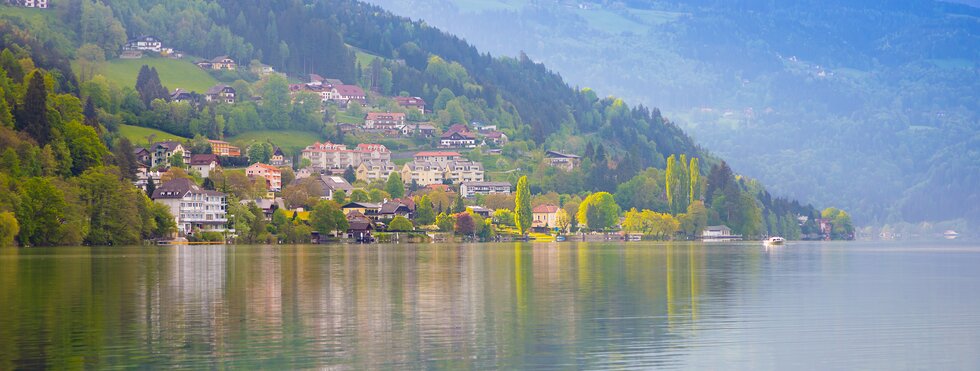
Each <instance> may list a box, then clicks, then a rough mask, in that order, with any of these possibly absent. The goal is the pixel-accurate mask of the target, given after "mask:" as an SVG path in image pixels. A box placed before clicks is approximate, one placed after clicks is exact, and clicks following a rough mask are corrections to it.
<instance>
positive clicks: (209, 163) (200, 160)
mask: <svg viewBox="0 0 980 371" xmlns="http://www.w3.org/2000/svg"><path fill="white" fill-rule="evenodd" d="M217 167H218V156H217V155H215V154H213V153H211V154H201V155H191V169H193V170H195V171H197V173H198V174H201V176H202V177H205V178H207V177H209V176H211V170H214V169H216V168H217Z"/></svg>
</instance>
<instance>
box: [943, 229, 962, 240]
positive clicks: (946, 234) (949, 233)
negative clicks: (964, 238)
mask: <svg viewBox="0 0 980 371" xmlns="http://www.w3.org/2000/svg"><path fill="white" fill-rule="evenodd" d="M959 236H960V234H959V233H956V231H954V230H952V229H950V230H947V231H945V232H943V238H945V239H947V240H955V239H956V237H959Z"/></svg>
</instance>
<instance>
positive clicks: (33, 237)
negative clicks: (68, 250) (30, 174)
mask: <svg viewBox="0 0 980 371" xmlns="http://www.w3.org/2000/svg"><path fill="white" fill-rule="evenodd" d="M67 208H68V204H66V203H65V195H64V193H63V192H62V191H61V190H60V189H58V188H56V187H55V186H54V184H52V182H51V180H49V179H48V178H30V179H28V180H26V181H25V182H24V183H23V185H22V186H21V187H20V205H18V207H17V211H16V215H17V221H18V222H19V223H20V233H19V234H18V235H17V239H18V240H19V241H20V244H21V245H22V246H50V245H54V244H56V243H58V242H59V240H60V231H61V229H62V228H63V227H62V223H61V221H62V220H63V218H64V217H65V212H66V209H67Z"/></svg>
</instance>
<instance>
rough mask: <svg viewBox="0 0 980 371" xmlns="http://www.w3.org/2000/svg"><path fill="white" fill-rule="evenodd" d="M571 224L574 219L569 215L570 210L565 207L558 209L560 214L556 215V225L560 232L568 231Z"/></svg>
mask: <svg viewBox="0 0 980 371" xmlns="http://www.w3.org/2000/svg"><path fill="white" fill-rule="evenodd" d="M571 224H572V220H571V218H569V217H568V212H567V211H565V209H558V215H556V216H555V226H556V227H558V233H568V230H569V228H570V227H571Z"/></svg>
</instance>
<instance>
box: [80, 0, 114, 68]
mask: <svg viewBox="0 0 980 371" xmlns="http://www.w3.org/2000/svg"><path fill="white" fill-rule="evenodd" d="M81 10H82V14H79V15H75V16H81V22H80V25H81V33H80V34H81V36H82V42H84V43H88V44H95V45H96V46H98V47H99V48H101V49H102V50H104V51H106V52H109V53H113V55H114V52H115V51H117V50H119V48H120V47H121V46H122V45H123V44H124V43H125V42H126V29H125V28H124V27H123V25H122V23H120V22H119V20H118V19H116V18H115V17H113V14H112V9H111V8H109V6H108V5H104V4H103V3H102V2H100V1H92V0H83V3H82V9H81Z"/></svg>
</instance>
